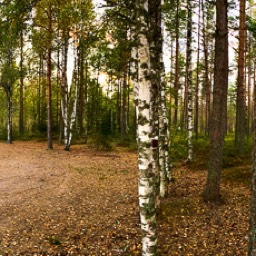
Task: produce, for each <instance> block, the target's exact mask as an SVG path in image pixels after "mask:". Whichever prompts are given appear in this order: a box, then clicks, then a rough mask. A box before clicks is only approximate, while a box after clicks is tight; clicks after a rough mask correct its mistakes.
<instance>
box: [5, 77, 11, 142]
mask: <svg viewBox="0 0 256 256" xmlns="http://www.w3.org/2000/svg"><path fill="white" fill-rule="evenodd" d="M11 87H12V85H11V84H10V83H9V82H8V85H7V89H6V94H7V112H8V113H7V115H8V120H7V143H8V144H11V143H12V88H11Z"/></svg>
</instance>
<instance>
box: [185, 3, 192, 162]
mask: <svg viewBox="0 0 256 256" xmlns="http://www.w3.org/2000/svg"><path fill="white" fill-rule="evenodd" d="M187 4H188V5H187V6H188V21H187V53H186V55H187V58H186V80H187V85H186V87H187V110H186V112H187V122H186V123H187V127H186V128H187V130H188V158H187V160H188V162H191V161H193V142H192V137H193V80H192V75H193V69H192V68H193V67H192V61H191V58H192V4H191V1H190V0H188V1H187Z"/></svg>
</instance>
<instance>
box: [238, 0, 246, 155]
mask: <svg viewBox="0 0 256 256" xmlns="http://www.w3.org/2000/svg"><path fill="white" fill-rule="evenodd" d="M245 8H246V1H245V0H240V15H239V48H238V78H237V102H236V104H237V110H236V145H237V147H238V151H239V153H240V154H243V152H244V142H245V136H246V89H245V38H246V27H245Z"/></svg>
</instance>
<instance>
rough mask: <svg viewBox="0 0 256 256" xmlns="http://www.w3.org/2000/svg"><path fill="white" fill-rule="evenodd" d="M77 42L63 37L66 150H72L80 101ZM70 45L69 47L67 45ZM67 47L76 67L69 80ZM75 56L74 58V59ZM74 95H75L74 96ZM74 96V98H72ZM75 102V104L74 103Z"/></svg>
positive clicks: (62, 81) (62, 92)
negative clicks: (73, 81) (73, 131)
mask: <svg viewBox="0 0 256 256" xmlns="http://www.w3.org/2000/svg"><path fill="white" fill-rule="evenodd" d="M76 44H77V42H76V40H74V39H73V38H71V39H69V43H67V39H65V38H64V39H63V42H62V63H61V65H62V79H61V111H62V112H61V113H62V118H63V124H64V144H65V150H67V151H68V150H70V146H71V139H72V130H73V126H74V124H75V120H76V114H77V102H78V100H77V99H78V60H77V45H76ZM67 45H68V47H67ZM67 49H69V51H70V52H71V56H70V58H71V60H70V61H73V62H74V69H72V68H71V70H70V72H71V74H70V75H71V77H70V78H69V81H67V61H68V56H67V55H68V52H67ZM72 58H73V59H72ZM73 73H74V80H75V83H74V84H75V89H74V92H72V90H73V83H72V80H73ZM72 96H73V97H72ZM71 97H72V99H71ZM72 104H73V105H72Z"/></svg>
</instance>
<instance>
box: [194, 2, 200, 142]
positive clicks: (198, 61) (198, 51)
mask: <svg viewBox="0 0 256 256" xmlns="http://www.w3.org/2000/svg"><path fill="white" fill-rule="evenodd" d="M198 6H199V7H198V9H199V10H198V30H197V57H196V58H197V60H196V86H195V106H194V131H195V138H196V139H198V123H199V96H198V93H199V72H200V70H199V64H200V35H201V0H199V2H198Z"/></svg>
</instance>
